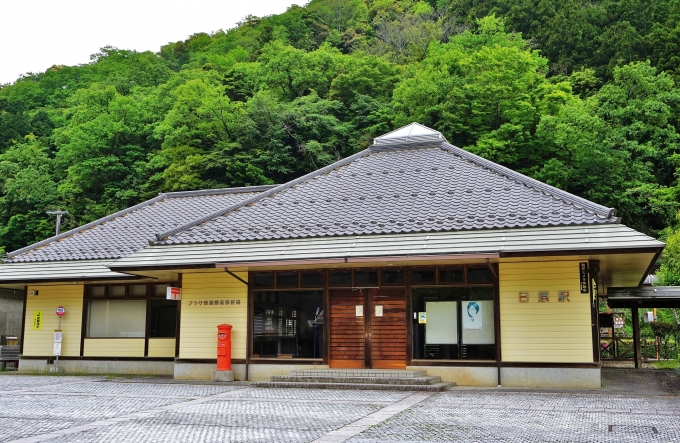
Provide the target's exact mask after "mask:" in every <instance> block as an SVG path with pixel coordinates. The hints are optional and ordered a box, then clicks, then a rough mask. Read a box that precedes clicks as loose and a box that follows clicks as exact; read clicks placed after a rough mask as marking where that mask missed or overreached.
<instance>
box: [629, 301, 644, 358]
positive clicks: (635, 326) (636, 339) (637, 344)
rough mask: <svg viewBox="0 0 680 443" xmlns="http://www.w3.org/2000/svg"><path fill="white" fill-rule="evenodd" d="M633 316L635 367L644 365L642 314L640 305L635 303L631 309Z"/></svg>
mask: <svg viewBox="0 0 680 443" xmlns="http://www.w3.org/2000/svg"><path fill="white" fill-rule="evenodd" d="M630 311H631V314H632V316H633V358H635V368H636V369H639V368H641V367H642V355H640V315H639V314H638V307H637V306H636V305H633V306H632V307H631V309H630Z"/></svg>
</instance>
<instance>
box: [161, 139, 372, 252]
mask: <svg viewBox="0 0 680 443" xmlns="http://www.w3.org/2000/svg"><path fill="white" fill-rule="evenodd" d="M371 153H372V151H371V149H370V148H368V149H364V150H363V151H360V152H357V153H356V154H354V155H350V156H349V157H346V158H343V159H342V160H338V161H337V162H335V163H331V164H330V165H328V166H324V167H323V168H321V169H317V170H316V171H313V172H310V173H309V174H305V175H303V176H302V177H298V178H296V179H295V180H291V181H289V182H287V183H283V184H280V185H278V186H275V187H274V188H272V189H269V190H267V191H264V192H262V193H260V194H257V195H255V196H253V197H251V198H248V199H246V200H243V201H241V202H239V203H236V204H234V205H231V206H228V207H226V208H224V209H220V210H219V211H215V212H213V213H212V214H208V215H206V216H205V217H201V218H199V219H197V220H193V221H190V222H189V223H185V224H183V225H180V226H177V227H176V228H174V229H171V230H169V231H165V232H162V233H158V234H156V240H152V241H150V244H154V243H157V242H161V241H163V240H165V239H167V238H168V237H171V236H173V235H175V234H178V233H180V232H182V231H185V230H187V229H190V228H193V227H195V226H198V225H200V224H202V223H206V222H208V221H210V220H212V219H215V218H217V217H221V216H223V215H225V214H227V213H229V212H232V211H235V210H236V209H239V208H242V207H243V206H248V205H251V204H253V203H255V202H257V201H260V200H262V199H264V198H266V197H269V196H270V195H273V194H277V193H279V192H281V191H285V190H286V189H290V188H292V187H293V186H296V185H299V184H300V183H303V182H306V181H307V180H310V179H312V178H314V177H316V176H318V175H322V174H325V173H326V172H330V171H332V170H333V169H335V168H338V167H340V166H344V165H346V164H348V163H351V162H353V161H354V160H356V159H359V158H361V157H364V156H366V155H368V154H371Z"/></svg>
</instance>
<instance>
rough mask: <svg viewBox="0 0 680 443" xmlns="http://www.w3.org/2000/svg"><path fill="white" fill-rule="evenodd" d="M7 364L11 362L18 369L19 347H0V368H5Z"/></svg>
mask: <svg viewBox="0 0 680 443" xmlns="http://www.w3.org/2000/svg"><path fill="white" fill-rule="evenodd" d="M7 362H13V363H14V367H15V368H18V367H19V345H4V346H0V365H1V366H0V368H5V365H6V364H7Z"/></svg>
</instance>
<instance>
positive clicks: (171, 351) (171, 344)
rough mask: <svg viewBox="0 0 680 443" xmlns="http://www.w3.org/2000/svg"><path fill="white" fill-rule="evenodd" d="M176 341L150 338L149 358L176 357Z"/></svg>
mask: <svg viewBox="0 0 680 443" xmlns="http://www.w3.org/2000/svg"><path fill="white" fill-rule="evenodd" d="M174 356H175V339H174V338H150V339H149V357H174Z"/></svg>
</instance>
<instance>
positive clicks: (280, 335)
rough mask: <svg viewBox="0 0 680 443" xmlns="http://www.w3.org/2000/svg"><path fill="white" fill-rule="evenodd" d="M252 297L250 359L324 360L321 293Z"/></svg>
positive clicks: (263, 293) (260, 294)
mask: <svg viewBox="0 0 680 443" xmlns="http://www.w3.org/2000/svg"><path fill="white" fill-rule="evenodd" d="M253 297H254V310H253V312H254V317H253V357H255V358H257V357H272V358H322V357H323V329H324V328H323V291H267V292H255V293H254V294H253Z"/></svg>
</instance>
